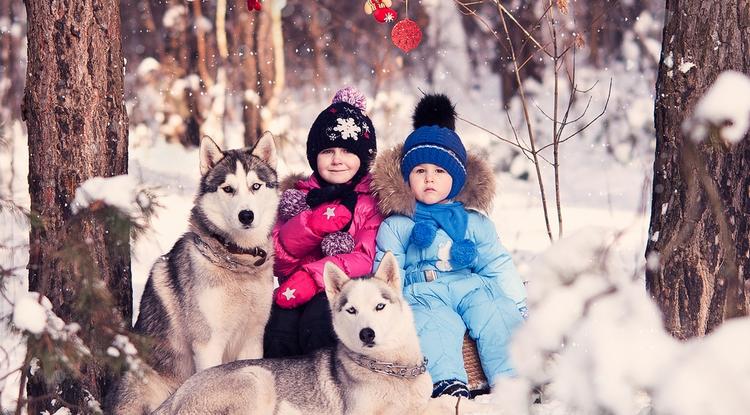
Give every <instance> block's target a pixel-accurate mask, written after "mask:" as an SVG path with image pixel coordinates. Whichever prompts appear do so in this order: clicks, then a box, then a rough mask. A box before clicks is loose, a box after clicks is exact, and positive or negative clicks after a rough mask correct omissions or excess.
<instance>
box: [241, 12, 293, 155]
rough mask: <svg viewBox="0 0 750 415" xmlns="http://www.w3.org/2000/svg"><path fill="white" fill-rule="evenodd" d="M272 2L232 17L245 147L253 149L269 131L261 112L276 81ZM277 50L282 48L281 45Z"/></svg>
mask: <svg viewBox="0 0 750 415" xmlns="http://www.w3.org/2000/svg"><path fill="white" fill-rule="evenodd" d="M272 7H274V5H273V2H271V1H267V2H263V9H262V10H261V11H253V12H249V11H248V10H247V9H246V8H242V7H237V8H235V9H234V12H233V14H232V19H233V20H234V21H233V31H234V35H233V36H232V38H231V39H230V47H231V49H232V50H233V51H235V52H239V53H237V57H236V60H237V66H238V67H239V68H241V69H240V72H239V73H238V75H239V76H240V80H239V85H240V86H241V88H242V90H243V94H244V97H243V101H242V102H243V112H242V121H243V124H244V125H245V134H244V137H245V146H253V145H255V143H256V142H257V141H258V138H259V137H260V136H261V135H262V134H263V131H264V130H265V128H266V125H265V124H266V123H265V122H264V119H263V116H262V113H263V110H264V109H266V106H267V105H268V103H269V101H270V100H271V99H272V98H273V93H274V87H273V84H274V82H275V76H276V74H275V68H274V47H275V45H274V41H273V33H272V31H273V26H272V25H273V19H272V16H271V10H270V9H271V8H272ZM278 47H282V45H279V46H278Z"/></svg>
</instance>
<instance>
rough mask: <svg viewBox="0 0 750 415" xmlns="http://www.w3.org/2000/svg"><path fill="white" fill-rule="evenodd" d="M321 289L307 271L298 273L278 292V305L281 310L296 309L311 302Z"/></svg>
mask: <svg viewBox="0 0 750 415" xmlns="http://www.w3.org/2000/svg"><path fill="white" fill-rule="evenodd" d="M318 290H319V287H318V285H317V284H316V283H315V280H313V277H311V276H310V274H308V273H307V272H305V271H297V272H295V273H294V274H292V276H291V277H289V279H288V280H286V281H284V283H283V284H281V285H280V286H279V288H278V289H277V290H276V298H275V301H276V304H278V306H279V307H281V308H296V307H299V306H301V305H302V304H305V303H306V302H308V301H310V299H311V298H313V296H314V295H315V294H316V293H317V292H318Z"/></svg>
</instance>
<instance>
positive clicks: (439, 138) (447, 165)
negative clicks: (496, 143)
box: [401, 95, 466, 199]
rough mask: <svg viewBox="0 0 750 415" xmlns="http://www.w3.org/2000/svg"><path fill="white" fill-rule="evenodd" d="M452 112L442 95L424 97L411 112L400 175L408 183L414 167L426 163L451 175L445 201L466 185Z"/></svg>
mask: <svg viewBox="0 0 750 415" xmlns="http://www.w3.org/2000/svg"><path fill="white" fill-rule="evenodd" d="M455 116H456V111H455V110H454V108H453V104H452V103H451V102H450V100H449V99H448V97H446V96H445V95H426V96H425V97H424V98H422V99H421V100H420V101H419V103H418V104H417V107H416V108H415V109H414V117H413V119H414V128H415V130H414V131H413V132H412V133H411V134H409V136H408V137H407V138H406V142H405V143H404V149H403V153H402V159H401V174H402V175H403V177H404V181H409V174H410V173H411V171H412V169H413V168H414V167H415V166H418V165H420V164H422V163H430V164H434V165H436V166H440V167H442V168H444V169H445V171H447V172H448V174H450V175H451V178H452V179H453V185H452V186H451V191H450V193H449V194H448V199H452V198H454V197H455V196H456V195H458V193H459V192H460V191H461V189H462V188H463V186H464V183H465V182H466V149H465V148H464V145H463V143H462V142H461V138H460V137H459V136H458V134H456V132H455V131H453V128H454V125H455Z"/></svg>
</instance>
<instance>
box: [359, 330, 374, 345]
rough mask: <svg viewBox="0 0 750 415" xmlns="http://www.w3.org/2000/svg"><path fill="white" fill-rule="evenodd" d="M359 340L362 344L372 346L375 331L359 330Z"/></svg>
mask: <svg viewBox="0 0 750 415" xmlns="http://www.w3.org/2000/svg"><path fill="white" fill-rule="evenodd" d="M359 339H360V340H362V343H365V344H372V343H373V340H375V330H373V329H371V328H369V327H367V328H364V329H362V330H360V331H359Z"/></svg>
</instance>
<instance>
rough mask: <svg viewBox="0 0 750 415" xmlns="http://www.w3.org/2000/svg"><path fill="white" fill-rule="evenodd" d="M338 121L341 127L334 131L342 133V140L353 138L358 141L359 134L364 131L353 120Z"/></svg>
mask: <svg viewBox="0 0 750 415" xmlns="http://www.w3.org/2000/svg"><path fill="white" fill-rule="evenodd" d="M336 121H337V122H338V124H339V125H337V126H336V127H335V128H334V129H333V130H334V131H338V132H340V133H341V138H342V139H344V140H346V139H347V138H352V139H354V140H355V141H356V140H357V138H358V137H357V134H358V133H359V132H360V131H362V129H361V128H359V126H358V125H357V124H355V123H354V119H353V118H339V119H337V120H336Z"/></svg>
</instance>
